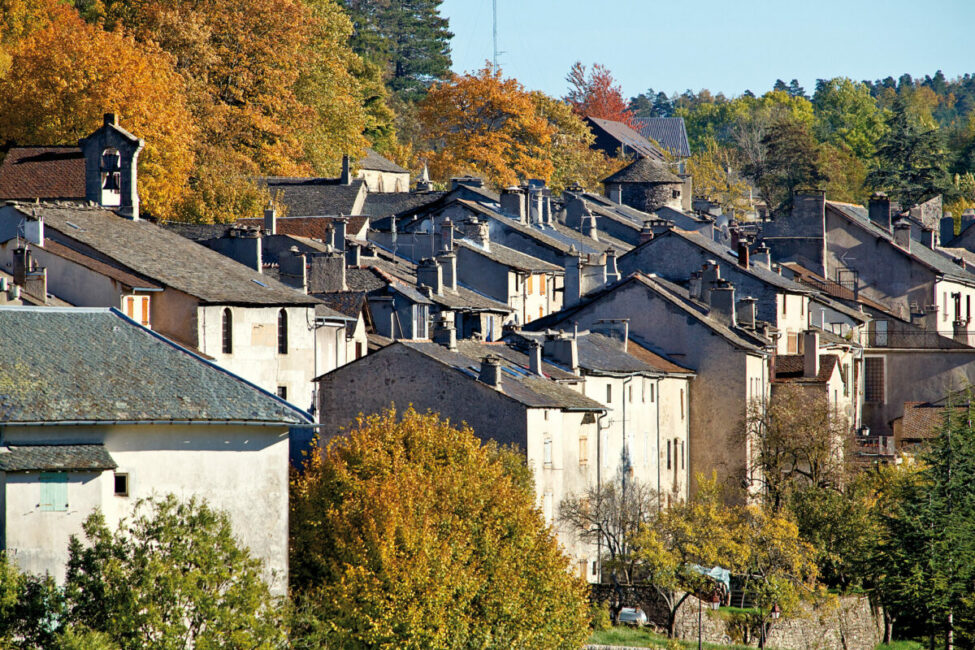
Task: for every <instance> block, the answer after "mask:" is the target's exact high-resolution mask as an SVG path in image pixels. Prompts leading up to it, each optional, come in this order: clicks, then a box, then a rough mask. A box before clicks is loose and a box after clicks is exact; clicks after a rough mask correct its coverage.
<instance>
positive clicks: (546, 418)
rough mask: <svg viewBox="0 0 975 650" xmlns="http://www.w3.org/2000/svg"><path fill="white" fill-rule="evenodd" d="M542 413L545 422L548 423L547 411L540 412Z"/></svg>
mask: <svg viewBox="0 0 975 650" xmlns="http://www.w3.org/2000/svg"><path fill="white" fill-rule="evenodd" d="M542 413H543V414H544V415H545V421H546V422H548V411H547V410H545V411H542Z"/></svg>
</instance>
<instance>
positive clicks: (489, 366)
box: [477, 354, 501, 390]
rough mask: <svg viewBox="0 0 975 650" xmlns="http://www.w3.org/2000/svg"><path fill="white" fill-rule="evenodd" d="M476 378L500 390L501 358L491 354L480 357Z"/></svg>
mask: <svg viewBox="0 0 975 650" xmlns="http://www.w3.org/2000/svg"><path fill="white" fill-rule="evenodd" d="M477 378H478V379H479V380H480V381H482V382H484V383H485V384H487V385H488V386H493V387H494V388H497V389H498V390H501V359H499V358H498V357H496V356H494V355H493V354H492V355H488V356H486V357H484V358H483V359H481V372H480V373H479V375H478V377H477Z"/></svg>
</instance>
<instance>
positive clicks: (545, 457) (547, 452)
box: [542, 438, 552, 467]
mask: <svg viewBox="0 0 975 650" xmlns="http://www.w3.org/2000/svg"><path fill="white" fill-rule="evenodd" d="M542 462H544V463H545V466H546V467H551V466H552V439H551V438H549V439H548V440H546V441H545V442H544V443H543V445H542Z"/></svg>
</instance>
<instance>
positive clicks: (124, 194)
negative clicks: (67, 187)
mask: <svg viewBox="0 0 975 650" xmlns="http://www.w3.org/2000/svg"><path fill="white" fill-rule="evenodd" d="M78 146H79V147H80V148H81V151H82V153H83V154H84V157H85V200H87V201H90V202H92V203H96V204H98V205H100V206H102V207H104V208H108V209H110V210H115V212H117V213H118V214H119V216H122V217H126V218H128V219H132V220H133V221H137V220H138V219H139V192H138V179H137V172H138V163H139V152H141V151H142V148H143V147H144V146H145V142H144V141H143V140H140V139H139V138H137V137H135V136H134V135H132V134H131V133H129V132H128V131H126V130H125V129H122V128H121V127H119V120H118V115H117V114H116V113H105V119H104V121H103V124H102V126H101V128H99V129H98V130H97V131H95V132H94V133H92V134H91V135H90V136H88V137H87V138H84V139H82V140H80V141H78Z"/></svg>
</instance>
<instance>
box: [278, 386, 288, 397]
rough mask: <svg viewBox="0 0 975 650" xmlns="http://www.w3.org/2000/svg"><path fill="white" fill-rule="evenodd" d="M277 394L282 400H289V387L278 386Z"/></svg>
mask: <svg viewBox="0 0 975 650" xmlns="http://www.w3.org/2000/svg"><path fill="white" fill-rule="evenodd" d="M277 393H278V397H280V398H281V399H288V387H287V386H278V391H277Z"/></svg>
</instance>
